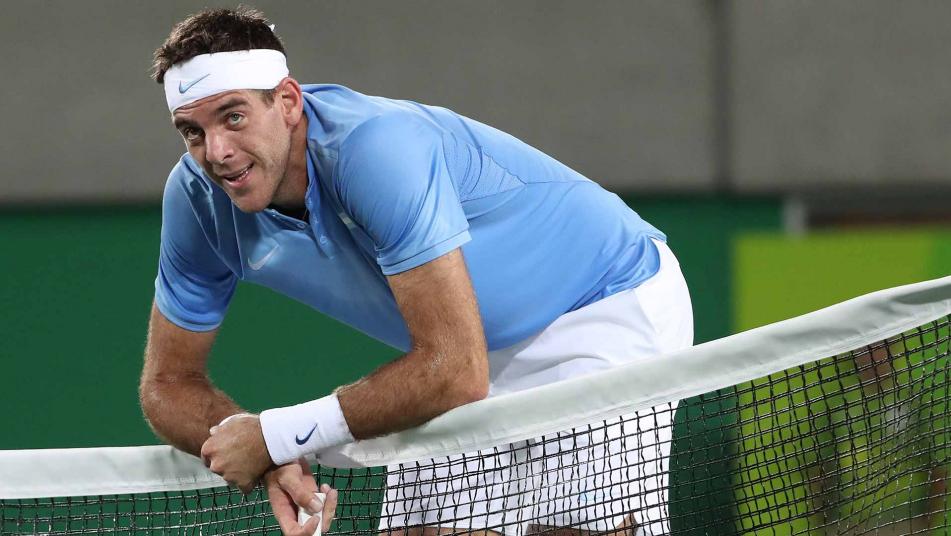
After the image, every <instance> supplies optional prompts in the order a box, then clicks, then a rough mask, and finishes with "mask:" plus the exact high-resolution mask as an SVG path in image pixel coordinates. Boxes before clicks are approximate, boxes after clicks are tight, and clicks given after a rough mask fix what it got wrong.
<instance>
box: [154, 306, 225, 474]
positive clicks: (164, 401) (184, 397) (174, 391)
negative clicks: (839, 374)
mask: <svg viewBox="0 0 951 536" xmlns="http://www.w3.org/2000/svg"><path fill="white" fill-rule="evenodd" d="M217 332H218V330H217V329H215V330H211V331H208V332H194V331H188V330H186V329H183V328H180V327H178V326H176V325H175V324H173V323H171V322H169V321H168V319H166V318H165V316H164V315H163V314H162V313H161V312H160V311H159V310H158V308H157V307H156V306H155V305H154V304H153V305H152V314H151V316H150V318H149V333H148V340H147V342H146V346H145V365H144V366H143V368H142V378H141V380H140V383H139V400H140V402H141V404H142V411H143V412H144V413H145V417H146V419H147V420H148V422H149V425H151V426H152V429H153V430H154V431H155V433H156V434H158V436H159V437H161V438H162V439H163V440H164V441H165V442H166V443H169V444H171V445H173V446H175V447H177V448H179V449H181V450H184V451H185V452H188V453H191V454H193V455H195V456H198V455H199V453H200V451H201V445H202V443H204V442H205V440H206V439H208V430H209V428H211V427H212V426H214V425H216V424H218V423H219V422H221V420H222V419H224V418H225V417H228V416H230V415H234V414H236V413H241V412H242V410H241V408H240V407H238V405H237V404H235V403H234V401H233V400H231V398H229V397H228V395H226V394H225V393H224V392H222V391H221V390H219V389H217V388H216V387H215V386H214V385H212V383H211V380H210V379H209V378H208V373H207V367H206V364H207V361H208V355H209V354H210V352H211V346H212V344H213V343H214V340H215V336H216V335H217Z"/></svg>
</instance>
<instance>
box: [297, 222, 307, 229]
mask: <svg viewBox="0 0 951 536" xmlns="http://www.w3.org/2000/svg"><path fill="white" fill-rule="evenodd" d="M297 227H298V228H300V229H306V228H307V224H306V223H304V222H300V223H298V224H297Z"/></svg>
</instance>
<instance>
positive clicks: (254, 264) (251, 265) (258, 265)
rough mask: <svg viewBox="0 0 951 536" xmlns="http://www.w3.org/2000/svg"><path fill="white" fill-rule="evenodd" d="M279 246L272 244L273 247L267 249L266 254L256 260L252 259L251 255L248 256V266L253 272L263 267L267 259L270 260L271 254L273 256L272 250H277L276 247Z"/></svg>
mask: <svg viewBox="0 0 951 536" xmlns="http://www.w3.org/2000/svg"><path fill="white" fill-rule="evenodd" d="M279 247H280V246H274V249H272V250H271V251H268V252H267V254H265V255H264V256H263V257H261V258H260V259H258V260H256V261H252V260H251V257H248V268H250V269H252V270H254V271H255V272H256V271H258V270H260V269H261V268H264V265H265V264H267V261H268V260H270V259H271V257H272V256H274V252H275V251H277V248H279Z"/></svg>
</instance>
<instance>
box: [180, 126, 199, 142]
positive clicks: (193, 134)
mask: <svg viewBox="0 0 951 536" xmlns="http://www.w3.org/2000/svg"><path fill="white" fill-rule="evenodd" d="M182 137H184V138H185V141H195V140H197V139H198V138H199V137H201V133H200V132H199V131H198V129H197V128H191V127H188V128H186V129H184V130H182Z"/></svg>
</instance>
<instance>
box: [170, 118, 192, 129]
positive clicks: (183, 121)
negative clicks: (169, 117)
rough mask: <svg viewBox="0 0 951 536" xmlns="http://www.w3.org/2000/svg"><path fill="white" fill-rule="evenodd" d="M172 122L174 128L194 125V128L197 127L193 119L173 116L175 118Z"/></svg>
mask: <svg viewBox="0 0 951 536" xmlns="http://www.w3.org/2000/svg"><path fill="white" fill-rule="evenodd" d="M172 124H173V125H175V129H176V130H181V129H182V128H184V127H195V128H198V125H197V123H194V122H193V121H189V120H188V119H178V118H175V119H174V120H173V121H172Z"/></svg>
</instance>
